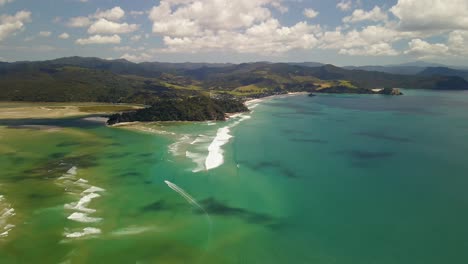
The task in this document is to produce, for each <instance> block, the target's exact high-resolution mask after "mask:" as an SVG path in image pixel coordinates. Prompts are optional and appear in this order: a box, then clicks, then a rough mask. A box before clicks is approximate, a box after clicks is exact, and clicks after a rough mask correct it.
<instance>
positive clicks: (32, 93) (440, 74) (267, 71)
mask: <svg viewBox="0 0 468 264" xmlns="http://www.w3.org/2000/svg"><path fill="white" fill-rule="evenodd" d="M416 69H418V70H416ZM467 76H468V75H467V71H463V70H456V69H450V68H445V67H426V68H419V66H412V65H403V66H401V65H400V66H382V67H380V66H368V67H352V68H351V67H343V68H340V67H336V66H333V65H323V64H321V63H315V62H304V63H269V62H257V63H243V64H213V63H162V62H144V63H133V62H129V61H127V60H123V59H119V60H104V59H99V58H83V57H66V58H60V59H55V60H47V61H34V62H28V61H24V62H14V63H6V62H2V63H0V100H15V101H104V102H141V103H147V102H148V101H151V100H152V99H153V98H161V97H174V96H190V95H198V94H207V95H208V94H212V95H213V94H227V95H232V96H246V97H258V96H264V95H269V94H275V93H285V92H292V91H309V92H313V91H315V90H318V89H327V88H330V87H336V86H340V87H342V88H343V87H345V88H346V89H355V88H361V89H372V88H380V87H388V88H393V87H399V88H408V89H411V88H413V89H453V90H468V82H467V80H466V79H464V78H467ZM343 84H346V85H343ZM346 89H345V90H346ZM341 90H342V89H341Z"/></svg>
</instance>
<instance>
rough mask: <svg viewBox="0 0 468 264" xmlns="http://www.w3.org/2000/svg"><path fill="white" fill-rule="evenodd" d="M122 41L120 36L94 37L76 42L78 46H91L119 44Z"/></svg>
mask: <svg viewBox="0 0 468 264" xmlns="http://www.w3.org/2000/svg"><path fill="white" fill-rule="evenodd" d="M120 41H121V39H120V37H119V36H118V35H113V36H101V35H94V36H91V37H89V38H84V39H83V38H80V39H77V40H76V44H79V45H89V44H118V43H120Z"/></svg>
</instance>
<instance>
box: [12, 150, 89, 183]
mask: <svg viewBox="0 0 468 264" xmlns="http://www.w3.org/2000/svg"><path fill="white" fill-rule="evenodd" d="M96 165H97V159H96V157H95V156H93V155H81V156H71V157H62V158H57V159H52V160H50V158H49V159H47V160H46V161H42V162H40V163H38V164H37V165H36V166H34V167H33V168H32V169H28V170H25V171H24V172H23V173H22V176H15V177H13V178H12V180H14V181H22V180H29V179H31V180H47V179H56V178H58V177H60V176H62V175H63V174H64V173H66V172H67V171H68V170H69V169H70V168H71V167H73V166H76V167H78V168H89V167H94V166H96Z"/></svg>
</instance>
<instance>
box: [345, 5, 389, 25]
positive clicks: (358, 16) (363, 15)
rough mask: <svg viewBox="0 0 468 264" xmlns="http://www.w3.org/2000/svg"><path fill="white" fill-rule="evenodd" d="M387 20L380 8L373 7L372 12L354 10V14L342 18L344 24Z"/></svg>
mask: <svg viewBox="0 0 468 264" xmlns="http://www.w3.org/2000/svg"><path fill="white" fill-rule="evenodd" d="M387 19H388V16H387V14H386V13H384V12H383V11H382V10H381V9H380V7H378V6H375V7H374V8H373V9H372V10H370V11H367V12H366V11H364V10H362V9H356V10H354V12H353V13H352V14H351V16H347V17H345V18H343V22H344V23H356V22H361V21H366V20H368V21H374V22H378V21H385V20H387Z"/></svg>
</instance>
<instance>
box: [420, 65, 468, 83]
mask: <svg viewBox="0 0 468 264" xmlns="http://www.w3.org/2000/svg"><path fill="white" fill-rule="evenodd" d="M419 74H420V75H423V76H434V75H438V76H458V77H461V78H464V79H465V80H468V70H455V69H451V68H447V67H429V68H426V69H424V70H423V71H421V72H420V73H419Z"/></svg>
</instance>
